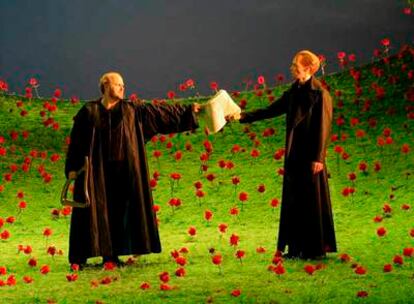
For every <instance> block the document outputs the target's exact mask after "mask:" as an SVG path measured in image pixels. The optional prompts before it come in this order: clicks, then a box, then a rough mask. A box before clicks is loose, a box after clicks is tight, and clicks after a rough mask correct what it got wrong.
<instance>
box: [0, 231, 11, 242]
mask: <svg viewBox="0 0 414 304" xmlns="http://www.w3.org/2000/svg"><path fill="white" fill-rule="evenodd" d="M0 238H1V239H2V240H7V239H8V238H10V232H9V231H8V230H3V232H2V233H1V234H0Z"/></svg>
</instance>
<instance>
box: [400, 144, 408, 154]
mask: <svg viewBox="0 0 414 304" xmlns="http://www.w3.org/2000/svg"><path fill="white" fill-rule="evenodd" d="M401 152H402V153H404V154H407V153H408V152H410V146H409V145H408V144H403V145H402V147H401Z"/></svg>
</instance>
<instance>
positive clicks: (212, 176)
mask: <svg viewBox="0 0 414 304" xmlns="http://www.w3.org/2000/svg"><path fill="white" fill-rule="evenodd" d="M206 178H207V180H208V181H210V182H212V181H214V179H215V178H216V176H215V175H214V174H213V173H209V174H207V176H206Z"/></svg>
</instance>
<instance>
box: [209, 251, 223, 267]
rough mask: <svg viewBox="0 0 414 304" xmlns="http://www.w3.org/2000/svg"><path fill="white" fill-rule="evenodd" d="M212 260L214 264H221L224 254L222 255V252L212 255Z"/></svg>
mask: <svg viewBox="0 0 414 304" xmlns="http://www.w3.org/2000/svg"><path fill="white" fill-rule="evenodd" d="M211 262H212V263H213V264H214V265H220V264H221V262H222V256H221V255H220V254H216V255H213V256H212V257H211Z"/></svg>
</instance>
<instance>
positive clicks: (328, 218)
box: [240, 51, 336, 259]
mask: <svg viewBox="0 0 414 304" xmlns="http://www.w3.org/2000/svg"><path fill="white" fill-rule="evenodd" d="M319 66H320V62H319V58H318V57H317V56H316V55H315V54H313V53H312V52H309V51H301V52H299V53H298V54H296V56H295V57H294V59H293V62H292V66H291V71H292V74H293V76H294V78H295V82H294V83H293V84H292V86H291V87H290V89H289V90H287V91H286V92H284V94H283V95H282V97H281V98H280V99H279V100H277V101H275V102H274V103H272V104H270V105H269V106H268V107H267V108H264V109H258V110H256V111H253V112H244V113H241V118H240V122H241V123H250V122H254V121H257V120H262V119H268V118H272V117H275V116H279V115H282V114H286V144H285V161H284V169H285V173H284V178H283V191H282V192H283V193H282V207H281V215H280V225H279V237H278V242H277V249H278V251H279V252H280V253H282V252H284V250H285V247H286V246H287V247H288V253H287V254H285V257H289V258H296V257H297V258H304V259H308V258H310V259H314V258H321V257H324V256H325V253H326V252H336V240H335V231H334V224H333V216H332V208H331V200H330V195H329V188H328V178H327V170H326V165H325V153H326V146H327V144H328V142H329V136H330V129H331V122H332V100H331V97H330V95H329V93H328V91H327V90H326V89H324V88H323V87H322V84H321V83H320V82H319V81H318V80H317V79H316V78H315V77H314V76H313V75H314V74H315V73H316V72H317V70H318V69H319Z"/></svg>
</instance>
